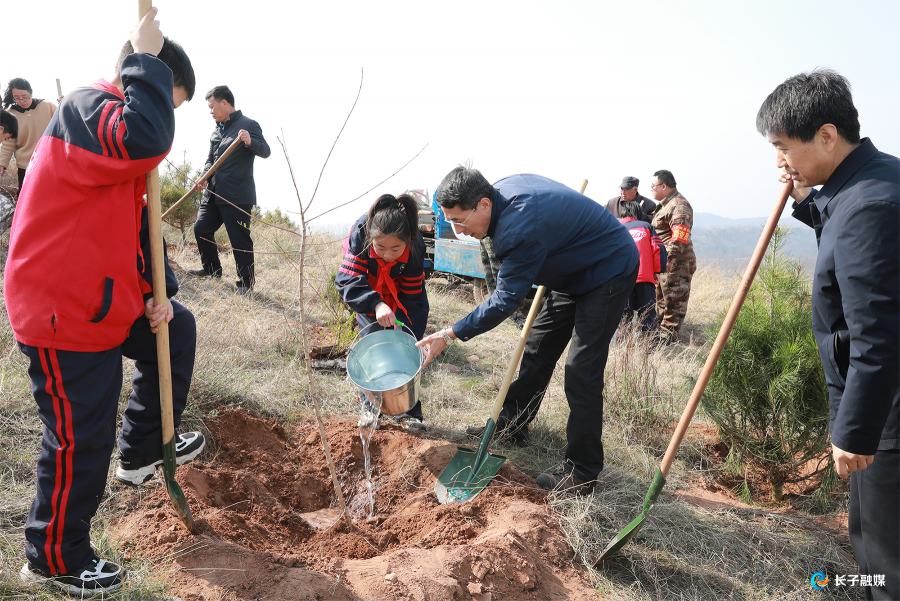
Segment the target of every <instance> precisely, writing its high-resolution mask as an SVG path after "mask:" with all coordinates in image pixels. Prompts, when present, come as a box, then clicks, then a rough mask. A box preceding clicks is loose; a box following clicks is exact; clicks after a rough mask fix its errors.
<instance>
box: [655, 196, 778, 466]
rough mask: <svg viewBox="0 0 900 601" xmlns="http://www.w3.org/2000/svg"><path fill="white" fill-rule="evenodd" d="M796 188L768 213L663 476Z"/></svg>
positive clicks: (666, 459)
mask: <svg viewBox="0 0 900 601" xmlns="http://www.w3.org/2000/svg"><path fill="white" fill-rule="evenodd" d="M793 188H794V183H793V182H788V183H786V184H785V185H784V187H783V188H782V189H781V193H780V194H779V195H778V200H777V201H776V202H775V206H774V207H772V212H771V213H770V214H769V219H768V221H766V225H765V227H764V228H763V232H762V235H760V237H759V241H758V242H757V243H756V250H754V251H753V256H752V257H750V263H749V264H748V265H747V269H746V270H745V271H744V278H743V279H742V280H741V285H740V286H739V287H738V290H737V292H736V293H735V295H734V300H732V301H731V307H730V308H729V309H728V314H727V315H725V321H723V322H722V327H721V328H719V334H718V336H716V341H715V343H713V346H712V349H711V350H710V351H709V356H708V357H707V358H706V363H704V364H703V369H702V370H701V371H700V377H699V378H698V379H697V383H696V384H695V385H694V391H693V392H692V393H691V398H690V399H689V400H688V403H687V405H686V406H685V408H684V411H683V412H682V413H681V419H679V420H678V426H677V427H676V428H675V433H674V434H672V440H670V441H669V448H668V449H666V455H665V457H663V460H662V463H661V464H660V466H659V470H660V471H661V472H662V475H663V478H665V477H666V476H668V475H669V468H670V467H672V462H673V461H675V454H676V453H677V452H678V447H680V446H681V441H682V440H683V439H684V435H685V434H686V433H687V429H688V426H689V425H690V424H691V419H692V418H693V417H694V412H695V411H696V410H697V405H699V404H700V398H701V397H702V396H703V392H704V391H705V390H706V385H707V384H708V383H709V379H710V377H711V376H712V372H713V370H714V369H715V368H716V363H718V361H719V356H721V354H722V350H723V349H724V348H725V343H726V342H727V341H728V336H729V335H730V334H731V329H732V328H733V327H734V322H735V321H737V316H738V314H739V313H740V312H741V307H742V306H743V305H744V300H745V299H746V298H747V294H748V293H749V292H750V285H751V284H753V278H755V277H756V271H757V270H758V269H759V265H760V263H762V259H763V255H765V254H766V249H767V248H768V247H769V241H770V240H771V239H772V233H773V232H774V231H775V227H776V226H777V225H778V219H779V218H780V217H781V212H782V211H783V210H784V205H785V203H787V199H788V197H789V196H790V195H791V190H793Z"/></svg>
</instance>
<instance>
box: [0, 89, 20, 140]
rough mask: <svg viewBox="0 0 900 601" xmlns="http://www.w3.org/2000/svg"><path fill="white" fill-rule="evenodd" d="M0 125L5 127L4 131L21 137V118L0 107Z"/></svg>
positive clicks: (11, 135)
mask: <svg viewBox="0 0 900 601" xmlns="http://www.w3.org/2000/svg"><path fill="white" fill-rule="evenodd" d="M17 89H20V90H21V89H22V88H17ZM0 126H2V127H3V133H5V134H9V135H10V137H12V138H18V137H19V120H18V119H16V118H15V117H14V116H13V115H12V114H11V113H7V112H6V111H4V110H3V109H0Z"/></svg>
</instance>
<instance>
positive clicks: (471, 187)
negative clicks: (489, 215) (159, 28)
mask: <svg viewBox="0 0 900 601" xmlns="http://www.w3.org/2000/svg"><path fill="white" fill-rule="evenodd" d="M482 198H490V199H491V200H493V198H494V187H493V186H492V185H491V184H490V182H488V181H487V179H485V177H484V176H483V175H481V171H479V170H478V169H473V168H471V167H466V166H465V165H460V166H459V167H457V168H456V169H454V170H453V171H451V172H450V173H448V174H447V175H446V176H445V177H444V179H443V180H442V181H441V185H440V186H439V187H438V191H437V195H436V196H435V200H436V201H437V203H438V204H439V205H441V206H442V207H444V208H446V209H452V208H453V207H456V206H458V207H459V208H460V209H462V210H464V211H471V210H472V209H474V208H475V206H476V205H477V204H478V201H479V200H481V199H482Z"/></svg>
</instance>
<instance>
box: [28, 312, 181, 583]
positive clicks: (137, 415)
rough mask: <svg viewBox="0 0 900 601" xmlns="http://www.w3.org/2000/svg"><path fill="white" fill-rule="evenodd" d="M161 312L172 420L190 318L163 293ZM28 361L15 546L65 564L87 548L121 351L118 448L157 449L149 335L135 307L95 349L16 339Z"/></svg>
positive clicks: (145, 453) (73, 563)
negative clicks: (30, 400) (29, 450)
mask: <svg viewBox="0 0 900 601" xmlns="http://www.w3.org/2000/svg"><path fill="white" fill-rule="evenodd" d="M172 306H173V308H174V310H175V316H174V318H173V319H172V321H171V322H169V346H170V357H171V361H172V393H173V400H172V405H173V410H174V414H175V427H176V428H177V427H178V425H179V424H180V422H181V413H182V412H183V411H184V407H185V404H186V402H187V395H188V389H189V388H190V385H191V375H192V374H193V371H194V352H195V349H196V341H197V327H196V324H195V322H194V316H193V315H192V314H191V312H190V311H189V310H187V309H186V308H185V307H183V306H182V305H180V304H179V303H177V302H175V301H174V300H173V301H172ZM19 348H20V349H21V350H22V352H23V353H25V354H26V355H28V359H29V361H30V363H29V366H28V375H29V376H30V377H31V386H32V393H33V394H34V400H35V401H36V402H37V406H38V413H39V415H40V418H41V422H43V440H42V442H41V452H40V455H39V456H38V465H37V494H36V496H35V498H34V502H33V503H32V505H31V510H30V511H29V513H28V518H27V520H26V522H25V541H26V543H25V555H26V557H27V558H28V561H29V562H31V564H32V565H33V566H35V567H37V568H40V569H42V570H45V571H47V572H48V573H50V574H70V573H74V572H75V571H76V570H79V569H81V568H83V567H84V566H85V565H86V564H87V563H88V562H89V561H90V560H91V558H92V557H93V550H92V549H91V541H90V528H91V519H92V518H93V516H94V514H95V513H96V511H97V507H99V505H100V499H101V497H102V496H103V491H104V489H105V488H106V476H107V473H108V472H109V459H110V456H111V454H112V450H113V447H114V446H115V442H116V414H117V413H118V411H117V409H118V403H119V394H120V392H121V390H122V357H128V358H129V359H133V360H134V378H133V380H132V391H131V394H130V395H129V397H128V405H127V406H126V407H125V413H124V416H123V418H122V431H121V433H120V435H119V450H120V452H121V455H122V457H124V458H125V459H128V460H134V459H145V458H147V459H153V460H155V459H158V458H161V457H162V424H161V419H162V418H161V412H160V405H159V369H158V365H159V364H158V362H157V357H156V335H155V334H154V333H153V332H151V331H150V322H149V321H148V320H147V318H146V317H144V316H143V315H142V316H141V317H139V318H138V319H137V321H135V322H134V325H132V326H131V332H130V333H129V336H128V338H127V339H126V340H125V342H123V343H122V345H121V346H117V347H116V348H112V349H109V350H107V351H101V352H94V353H90V352H77V351H60V350H55V349H46V348H38V347H33V346H26V345H23V344H20V345H19Z"/></svg>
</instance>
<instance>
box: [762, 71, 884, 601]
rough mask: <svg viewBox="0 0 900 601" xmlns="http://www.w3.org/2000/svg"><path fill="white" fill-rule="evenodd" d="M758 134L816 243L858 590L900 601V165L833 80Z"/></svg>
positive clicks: (821, 340)
mask: <svg viewBox="0 0 900 601" xmlns="http://www.w3.org/2000/svg"><path fill="white" fill-rule="evenodd" d="M756 127H757V129H758V130H759V132H760V133H761V134H763V135H764V136H767V137H768V138H769V142H771V143H772V145H773V146H775V152H776V157H777V165H778V167H779V168H780V169H782V174H781V177H780V179H781V181H783V182H788V181H793V183H794V189H793V191H792V193H791V196H792V197H793V198H794V200H795V202H794V205H793V208H794V217H796V218H797V219H799V220H800V221H802V222H803V223H805V224H807V225H809V226H810V227H813V228H815V230H816V238H817V240H818V243H819V253H818V256H817V258H816V269H815V276H814V279H813V287H812V309H813V318H812V322H813V323H812V326H813V334H814V335H815V337H816V343H817V345H818V347H819V357H820V359H821V360H822V367H823V369H824V371H825V381H826V383H827V384H828V395H829V405H830V414H831V415H830V428H829V429H830V430H831V447H832V454H833V456H834V464H835V469H836V470H837V473H838V475H839V476H840V477H841V478H847V477H848V476H849V478H850V509H849V519H848V530H849V534H850V542H851V543H852V545H853V552H854V553H855V555H856V561H857V562H858V563H859V572H860V574H861V575H862V576H863V578H861V579H860V580H861V582H865V586H866V591H865V595H866V599H900V440H898V438H900V435H898V430H900V413H898V405H900V181H898V180H900V161H898V160H897V157H894V156H891V155H889V154H885V153H883V152H879V151H878V149H876V148H875V146H874V144H872V141H871V140H870V139H868V138H863V139H860V137H859V129H860V127H859V116H858V113H857V111H856V107H854V106H853V98H852V96H851V94H850V84H849V82H848V81H847V80H846V79H844V78H843V77H842V76H841V75H839V74H837V73H835V72H834V71H830V70H827V69H821V70H818V69H817V70H816V71H813V72H812V73H801V74H800V75H796V76H794V77H791V78H789V79H787V80H786V81H785V82H784V83H782V84H781V85H780V86H778V87H777V88H775V91H774V92H772V93H771V94H770V95H769V97H768V98H767V99H766V101H765V102H764V103H763V105H762V107H761V108H760V110H759V114H758V115H757V118H756ZM812 186H821V189H820V190H815V189H814V188H813V187H812Z"/></svg>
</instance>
